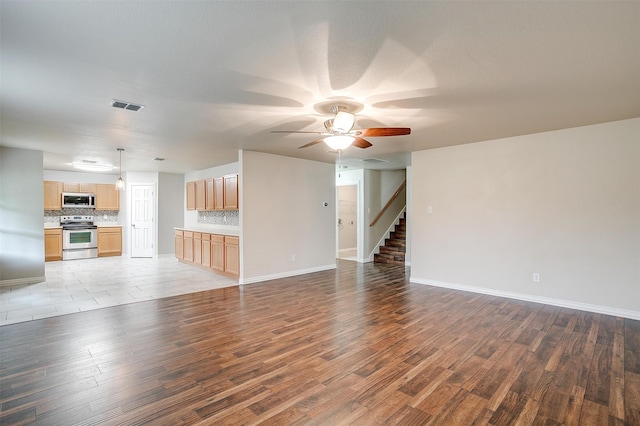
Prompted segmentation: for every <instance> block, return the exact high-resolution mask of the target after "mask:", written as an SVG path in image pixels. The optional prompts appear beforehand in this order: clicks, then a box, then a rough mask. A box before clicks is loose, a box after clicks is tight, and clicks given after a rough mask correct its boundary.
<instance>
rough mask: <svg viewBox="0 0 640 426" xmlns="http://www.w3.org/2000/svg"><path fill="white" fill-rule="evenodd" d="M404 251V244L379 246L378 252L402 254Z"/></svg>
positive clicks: (405, 249) (405, 250)
mask: <svg viewBox="0 0 640 426" xmlns="http://www.w3.org/2000/svg"><path fill="white" fill-rule="evenodd" d="M406 252H407V248H406V247H405V246H395V247H394V246H380V253H385V254H394V255H402V256H404V254H405V253H406Z"/></svg>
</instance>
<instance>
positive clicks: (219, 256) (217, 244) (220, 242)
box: [211, 235, 224, 272]
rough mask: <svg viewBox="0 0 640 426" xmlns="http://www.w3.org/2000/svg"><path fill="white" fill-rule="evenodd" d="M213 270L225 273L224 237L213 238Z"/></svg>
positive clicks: (214, 236)
mask: <svg viewBox="0 0 640 426" xmlns="http://www.w3.org/2000/svg"><path fill="white" fill-rule="evenodd" d="M211 269H213V270H215V271H218V272H224V236H222V235H212V236H211Z"/></svg>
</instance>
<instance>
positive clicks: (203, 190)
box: [195, 179, 207, 210]
mask: <svg viewBox="0 0 640 426" xmlns="http://www.w3.org/2000/svg"><path fill="white" fill-rule="evenodd" d="M195 192H196V210H206V208H207V183H206V181H205V180H204V179H202V180H197V181H196V182H195Z"/></svg>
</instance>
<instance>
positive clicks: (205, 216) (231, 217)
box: [198, 210, 240, 226]
mask: <svg viewBox="0 0 640 426" xmlns="http://www.w3.org/2000/svg"><path fill="white" fill-rule="evenodd" d="M225 218H226V220H225ZM198 223H206V224H208V225H229V226H239V225H240V212H239V211H238V210H212V211H198Z"/></svg>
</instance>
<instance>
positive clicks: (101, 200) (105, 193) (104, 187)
mask: <svg viewBox="0 0 640 426" xmlns="http://www.w3.org/2000/svg"><path fill="white" fill-rule="evenodd" d="M95 188H96V189H95V194H96V210H120V191H118V190H116V186H115V185H114V184H111V183H98V184H95Z"/></svg>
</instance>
